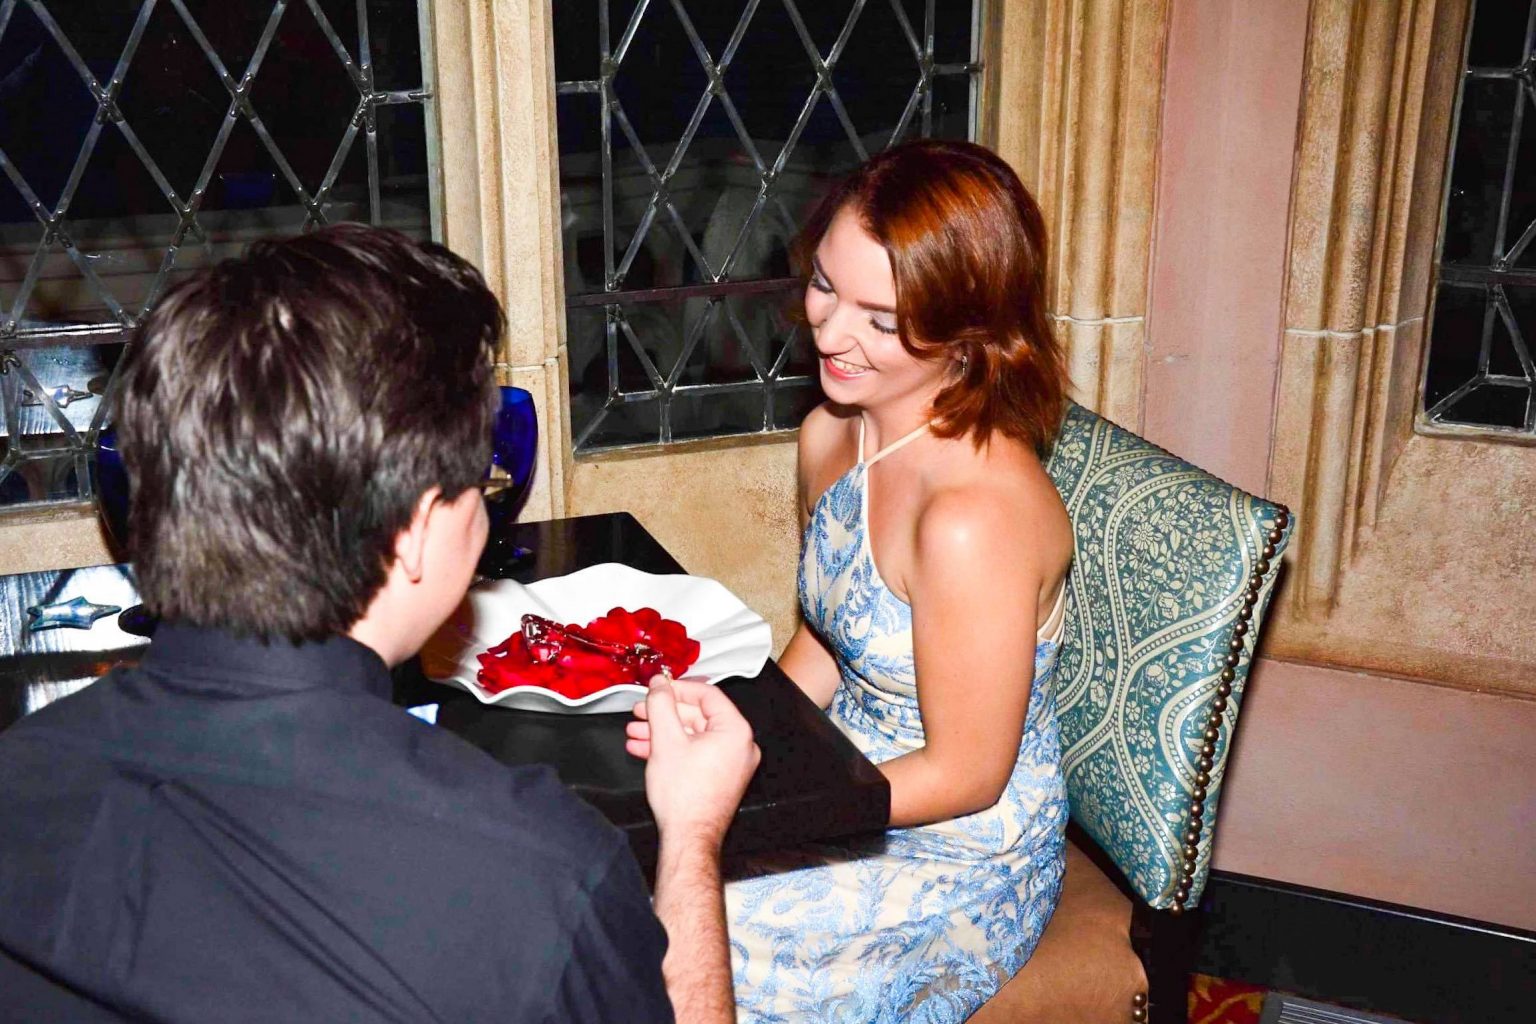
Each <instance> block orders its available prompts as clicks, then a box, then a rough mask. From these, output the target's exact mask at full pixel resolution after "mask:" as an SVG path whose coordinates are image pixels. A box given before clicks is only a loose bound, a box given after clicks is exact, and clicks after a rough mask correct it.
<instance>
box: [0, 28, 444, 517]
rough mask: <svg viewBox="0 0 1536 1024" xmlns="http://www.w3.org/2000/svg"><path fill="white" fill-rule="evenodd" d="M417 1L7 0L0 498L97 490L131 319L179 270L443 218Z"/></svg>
mask: <svg viewBox="0 0 1536 1024" xmlns="http://www.w3.org/2000/svg"><path fill="white" fill-rule="evenodd" d="M423 2H424V0H423ZM421 20H422V19H421V11H420V10H419V9H418V0H240V2H231V0H89V2H82V0H0V508H3V507H5V506H12V505H18V504H36V503H40V502H58V501H78V500H82V499H89V498H90V497H91V474H90V472H89V468H90V460H91V458H92V455H93V450H94V448H95V444H96V434H97V432H98V431H99V430H100V428H101V427H102V426H103V425H104V423H105V422H106V421H109V420H110V406H111V401H110V399H111V394H112V389H113V372H112V371H113V367H114V366H115V364H116V361H117V358H118V355H119V354H120V352H121V349H122V340H123V332H124V330H125V329H126V328H130V327H132V326H133V325H134V324H136V323H137V322H138V321H139V319H140V318H141V317H142V316H143V315H144V313H145V312H146V311H147V310H148V309H149V307H150V306H151V305H152V304H153V303H154V301H155V300H156V298H157V297H158V296H159V295H161V294H162V293H163V292H164V291H165V289H166V287H167V286H168V285H170V284H171V283H173V282H175V281H176V280H178V279H179V278H180V277H182V276H184V275H186V274H187V273H188V272H190V271H192V270H194V269H196V268H198V267H201V266H206V265H207V264H209V263H210V262H214V261H217V260H219V259H222V258H224V257H226V256H230V255H234V254H237V253H238V252H239V251H240V250H241V249H242V248H243V247H244V246H245V244H246V243H248V242H249V241H251V240H253V239H257V238H262V237H267V236H272V235H285V234H291V233H294V232H297V231H301V230H306V229H308V228H311V227H313V226H315V225H317V224H324V223H331V222H335V221H342V220H352V221H364V222H368V223H373V224H385V225H389V226H391V227H395V228H398V229H400V230H402V231H405V232H407V233H409V234H412V235H415V236H417V237H427V236H428V235H429V234H430V233H432V232H433V223H434V221H433V209H434V206H435V198H434V197H433V195H432V189H431V183H432V181H433V180H434V178H435V176H434V175H432V174H431V173H429V168H428V159H429V158H428V153H429V148H428V145H427V139H428V132H429V130H432V128H431V126H429V124H428V120H429V118H431V116H432V111H431V109H430V106H429V98H428V96H427V92H426V89H425V88H424V86H423V83H424V81H425V76H424V73H423V65H422V50H423V48H422V44H421V36H420V23H421Z"/></svg>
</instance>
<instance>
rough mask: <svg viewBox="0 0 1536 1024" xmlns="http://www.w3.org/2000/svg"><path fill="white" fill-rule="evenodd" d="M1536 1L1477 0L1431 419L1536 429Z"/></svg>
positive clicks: (1483, 427) (1442, 272)
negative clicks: (1534, 344) (1535, 353)
mask: <svg viewBox="0 0 1536 1024" xmlns="http://www.w3.org/2000/svg"><path fill="white" fill-rule="evenodd" d="M1533 45H1536V2H1531V0H1523V2H1503V0H1501V2H1489V0H1484V2H1482V3H1478V4H1477V5H1476V9H1475V11H1474V13H1473V16H1472V23H1471V27H1470V29H1469V36H1468V40H1467V56H1466V71H1465V75H1464V76H1463V80H1462V84H1461V95H1460V97H1459V99H1458V101H1457V112H1456V127H1455V129H1454V142H1453V147H1452V154H1451V167H1450V174H1449V175H1448V178H1449V182H1448V187H1447V190H1446V199H1445V210H1444V221H1443V227H1442V234H1441V252H1440V262H1439V267H1438V279H1437V282H1436V286H1435V305H1434V319H1433V324H1432V328H1431V333H1430V342H1429V353H1428V356H1427V358H1426V362H1425V370H1424V388H1423V411H1424V419H1425V420H1426V421H1427V422H1428V423H1429V424H1430V425H1431V426H1434V427H1457V428H1468V427H1470V428H1476V429H1477V430H1478V432H1480V433H1485V434H1490V435H1505V436H1511V437H1532V436H1536V392H1533V387H1536V363H1533V362H1532V357H1531V344H1530V339H1532V338H1536V245H1533V243H1536V124H1531V125H1527V124H1526V121H1528V120H1532V119H1533V118H1536V89H1533V81H1536V52H1533Z"/></svg>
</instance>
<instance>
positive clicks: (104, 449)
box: [96, 427, 160, 636]
mask: <svg viewBox="0 0 1536 1024" xmlns="http://www.w3.org/2000/svg"><path fill="white" fill-rule="evenodd" d="M128 488H129V484H128V470H127V468H126V467H124V466H123V456H122V453H121V452H120V451H119V450H118V447H117V430H116V428H114V427H102V428H101V430H100V431H99V432H98V433H97V435H96V507H97V508H98V509H100V511H101V519H102V522H103V523H104V524H105V525H106V528H107V539H108V540H109V541H110V542H111V547H112V553H113V555H114V556H115V557H116V558H117V559H119V560H120V561H127V558H128ZM159 624H160V622H159V620H158V619H156V618H155V617H154V616H153V615H151V614H150V613H149V611H148V610H147V609H145V607H144V606H143V605H142V604H136V605H133V606H131V607H128V608H124V609H123V611H122V614H121V615H119V616H118V617H117V628H119V629H121V630H122V631H123V632H125V633H132V634H134V635H135V636H152V635H154V632H155V627H156V626H158V625H159Z"/></svg>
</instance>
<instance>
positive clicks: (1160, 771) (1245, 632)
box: [1046, 405, 1292, 1020]
mask: <svg viewBox="0 0 1536 1024" xmlns="http://www.w3.org/2000/svg"><path fill="white" fill-rule="evenodd" d="M1046 469H1047V470H1048V472H1049V473H1050V475H1051V479H1052V480H1053V481H1054V482H1055V484H1056V487H1057V489H1058V490H1059V491H1060V492H1061V496H1062V500H1063V501H1064V502H1065V503H1066V506H1067V513H1068V515H1069V516H1070V517H1071V520H1072V526H1073V530H1074V533H1075V546H1076V553H1075V558H1074V562H1073V566H1072V570H1071V572H1070V574H1069V576H1068V588H1069V589H1068V594H1067V607H1066V632H1065V636H1064V638H1063V641H1062V650H1061V655H1060V661H1059V663H1058V667H1057V675H1056V688H1057V707H1058V714H1059V717H1060V722H1061V735H1062V747H1063V751H1062V753H1063V758H1062V760H1063V766H1064V769H1065V772H1066V780H1067V797H1068V801H1069V803H1070V804H1071V808H1072V820H1073V822H1074V823H1075V826H1076V829H1077V830H1080V832H1081V833H1082V834H1085V835H1086V836H1087V837H1088V838H1089V839H1091V840H1092V841H1093V844H1094V845H1096V846H1097V847H1098V850H1099V852H1101V854H1102V856H1101V857H1099V858H1097V859H1099V860H1101V862H1102V861H1103V860H1105V859H1107V860H1108V861H1110V862H1111V864H1110V865H1109V866H1110V867H1112V868H1114V869H1115V870H1114V871H1110V872H1107V873H1109V874H1111V877H1113V875H1114V874H1115V873H1118V874H1119V875H1120V876H1122V877H1121V885H1122V888H1127V889H1129V891H1130V895H1131V896H1132V898H1133V910H1134V914H1133V924H1132V931H1133V935H1132V940H1133V945H1135V946H1137V952H1138V954H1139V955H1141V957H1142V960H1143V963H1144V964H1145V965H1146V967H1147V972H1148V977H1149V983H1150V987H1151V989H1152V992H1151V995H1152V1002H1153V1003H1154V1004H1155V1003H1157V1002H1159V998H1158V986H1159V982H1158V980H1157V979H1156V977H1155V970H1154V969H1155V968H1156V967H1157V963H1156V961H1157V959H1158V956H1157V955H1154V954H1153V953H1151V952H1150V951H1149V950H1148V949H1146V948H1143V947H1144V946H1146V945H1149V943H1150V935H1151V933H1153V932H1158V931H1160V932H1164V933H1170V932H1176V933H1178V934H1179V935H1180V936H1183V937H1184V938H1183V939H1173V940H1171V941H1169V942H1164V943H1162V944H1163V945H1164V947H1167V946H1168V945H1175V946H1177V945H1181V944H1182V945H1184V946H1186V947H1187V946H1188V944H1189V943H1188V941H1187V940H1188V936H1189V935H1190V934H1191V933H1190V932H1189V931H1188V929H1187V928H1184V927H1183V926H1182V924H1181V922H1179V921H1177V920H1169V919H1170V918H1173V919H1176V918H1178V917H1179V916H1180V915H1182V914H1183V912H1184V910H1185V908H1186V907H1188V908H1191V909H1193V908H1194V907H1195V906H1196V905H1198V902H1199V898H1200V893H1201V891H1202V889H1203V888H1204V886H1205V880H1206V876H1207V874H1208V872H1209V869H1210V856H1211V838H1212V835H1213V833H1214V830H1215V822H1216V808H1217V800H1218V797H1219V795H1220V790H1221V780H1222V775H1223V770H1224V768H1225V766H1226V757H1227V751H1228V747H1229V745H1230V742H1231V737H1232V730H1233V728H1234V727H1235V725H1236V722H1237V714H1238V710H1239V708H1240V707H1241V704H1242V695H1243V684H1244V682H1245V681H1246V679H1247V676H1248V667H1249V664H1250V662H1251V661H1252V659H1253V652H1254V645H1255V643H1256V640H1257V637H1258V631H1259V625H1260V622H1261V621H1262V619H1263V617H1264V611H1265V609H1266V607H1267V606H1268V603H1269V598H1270V595H1271V593H1272V591H1273V589H1274V585H1275V579H1276V576H1277V574H1278V571H1279V565H1280V555H1281V553H1282V552H1283V551H1284V549H1285V545H1286V543H1287V541H1288V540H1289V539H1290V534H1291V529H1292V520H1291V516H1290V513H1289V512H1288V510H1287V509H1285V507H1284V506H1281V505H1277V504H1274V503H1272V502H1269V501H1265V500H1263V499H1262V498H1256V497H1254V496H1253V495H1251V494H1247V493H1245V492H1243V491H1241V490H1239V489H1238V488H1236V487H1233V486H1231V485H1230V484H1227V483H1223V482H1222V481H1220V480H1218V479H1216V478H1215V477H1213V476H1211V475H1210V474H1209V473H1206V472H1204V471H1203V470H1201V469H1198V468H1196V467H1195V466H1193V465H1191V464H1190V463H1188V462H1186V461H1184V460H1183V459H1180V458H1178V457H1177V456H1174V455H1171V454H1169V453H1168V452H1166V451H1164V450H1162V449H1161V448H1159V447H1157V446H1156V445H1154V444H1152V443H1150V442H1149V441H1146V440H1144V439H1142V438H1140V437H1138V436H1136V435H1135V434H1133V433H1131V432H1130V431H1128V430H1124V429H1122V428H1121V427H1118V426H1116V425H1115V424H1113V423H1111V422H1109V421H1108V420H1106V419H1103V418H1102V417H1100V416H1098V415H1096V414H1094V413H1092V412H1089V411H1088V410H1086V409H1084V408H1082V407H1081V406H1077V405H1072V406H1071V407H1070V408H1069V410H1068V413H1067V416H1066V419H1065V422H1064V424H1063V426H1062V429H1061V432H1060V434H1059V435H1058V437H1057V439H1056V442H1055V444H1054V446H1053V448H1052V450H1051V453H1050V457H1049V459H1048V461H1047V465H1046ZM1138 932H1139V933H1140V938H1141V939H1142V940H1148V941H1147V942H1139V941H1138V934H1137V933H1138ZM1188 952H1189V951H1188V950H1187V949H1186V950H1185V951H1184V952H1183V953H1180V954H1176V955H1174V960H1175V962H1176V961H1177V960H1178V959H1180V958H1181V957H1183V956H1186V955H1187V954H1188ZM1163 955H1165V956H1166V955H1168V954H1167V951H1166V948H1165V950H1164V954H1163ZM1165 973H1166V972H1165ZM1173 973H1175V974H1177V973H1178V972H1177V971H1176V970H1175V971H1174V972H1173ZM1164 984H1166V985H1168V986H1169V987H1167V988H1165V989H1164V990H1163V993H1162V995H1163V998H1162V999H1161V1002H1164V1003H1168V1004H1170V1005H1169V1006H1167V1007H1164V1008H1162V1012H1160V1013H1158V1014H1157V1015H1156V1016H1155V1017H1154V1018H1153V1019H1154V1020H1156V1019H1169V1020H1172V1019H1182V1003H1183V978H1182V976H1180V977H1179V978H1178V980H1177V982H1173V981H1169V982H1165V983H1164ZM1174 986H1177V987H1176V988H1175V987H1174ZM1175 992H1176V993H1177V994H1176V995H1175V994H1174V993H1175ZM1175 1002H1176V1003H1177V1004H1178V1010H1177V1011H1175V1008H1174V1007H1173V1005H1171V1004H1173V1003H1175ZM1147 1009H1148V1007H1147V1006H1146V1004H1145V1003H1143V1004H1138V1007H1137V1010H1138V1013H1139V1014H1140V1016H1137V1017H1135V1019H1139V1020H1145V1019H1148V1018H1147V1016H1146V1013H1147ZM1164 1013H1166V1014H1167V1016H1166V1017H1164V1016H1163V1014H1164Z"/></svg>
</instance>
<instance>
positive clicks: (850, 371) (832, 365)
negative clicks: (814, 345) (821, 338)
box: [821, 355, 871, 380]
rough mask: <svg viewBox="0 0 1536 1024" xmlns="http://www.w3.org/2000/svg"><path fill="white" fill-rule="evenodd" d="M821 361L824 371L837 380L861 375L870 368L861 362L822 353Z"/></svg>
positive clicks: (850, 378)
mask: <svg viewBox="0 0 1536 1024" xmlns="http://www.w3.org/2000/svg"><path fill="white" fill-rule="evenodd" d="M821 363H822V366H823V367H824V368H825V369H826V372H827V373H828V374H830V375H831V376H832V377H834V378H836V379H838V380H852V379H853V378H855V377H862V376H863V375H864V374H866V373H868V372H870V369H871V368H870V367H868V366H865V365H863V364H862V363H853V362H849V361H848V360H846V359H842V358H839V357H838V356H829V355H824V356H822V357H821Z"/></svg>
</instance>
